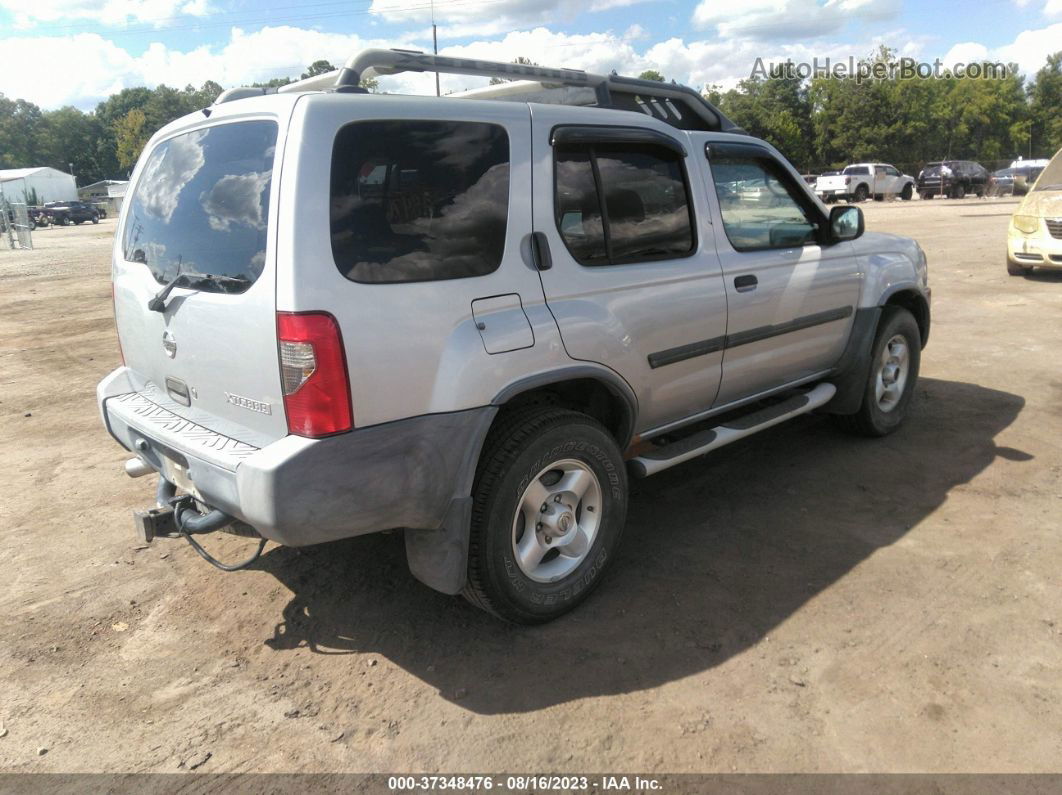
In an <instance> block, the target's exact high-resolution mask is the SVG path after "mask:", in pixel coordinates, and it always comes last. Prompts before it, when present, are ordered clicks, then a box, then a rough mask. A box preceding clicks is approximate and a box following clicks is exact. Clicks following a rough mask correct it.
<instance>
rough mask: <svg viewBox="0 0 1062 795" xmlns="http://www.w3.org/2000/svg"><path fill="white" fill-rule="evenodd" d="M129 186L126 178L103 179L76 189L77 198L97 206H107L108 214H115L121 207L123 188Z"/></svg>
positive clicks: (123, 196) (123, 197)
mask: <svg viewBox="0 0 1062 795" xmlns="http://www.w3.org/2000/svg"><path fill="white" fill-rule="evenodd" d="M128 186H129V182H128V181H127V180H117V179H103V180H100V181H99V182H93V183H92V184H91V185H86V186H85V187H83V188H78V189H77V195H78V198H79V199H81V201H83V202H92V203H93V204H95V205H97V206H99V205H100V204H103V205H105V206H106V207H107V214H108V215H117V214H118V211H119V210H121V209H122V201H123V200H124V199H125V189H126V188H127V187H128Z"/></svg>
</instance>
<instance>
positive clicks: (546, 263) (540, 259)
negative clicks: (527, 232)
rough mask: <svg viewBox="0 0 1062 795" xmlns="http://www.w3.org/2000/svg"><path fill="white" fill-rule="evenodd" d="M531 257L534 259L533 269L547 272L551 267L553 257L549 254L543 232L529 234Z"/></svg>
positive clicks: (547, 241) (547, 242) (547, 243)
mask: <svg viewBox="0 0 1062 795" xmlns="http://www.w3.org/2000/svg"><path fill="white" fill-rule="evenodd" d="M531 256H532V257H534V259H535V267H536V268H538V269H539V270H540V271H548V270H549V269H550V268H552V267H553V257H552V256H550V253H549V240H547V239H546V234H545V232H532V233H531Z"/></svg>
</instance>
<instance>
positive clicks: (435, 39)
mask: <svg viewBox="0 0 1062 795" xmlns="http://www.w3.org/2000/svg"><path fill="white" fill-rule="evenodd" d="M431 46H432V49H433V50H434V51H435V54H436V55H438V54H439V37H438V36H437V35H436V30H435V0H431ZM435 96H439V73H438V71H436V72H435Z"/></svg>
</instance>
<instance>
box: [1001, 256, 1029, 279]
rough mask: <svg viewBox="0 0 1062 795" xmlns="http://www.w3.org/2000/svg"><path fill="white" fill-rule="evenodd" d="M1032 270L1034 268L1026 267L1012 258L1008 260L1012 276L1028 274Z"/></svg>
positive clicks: (1008, 270) (1008, 267)
mask: <svg viewBox="0 0 1062 795" xmlns="http://www.w3.org/2000/svg"><path fill="white" fill-rule="evenodd" d="M1031 272H1032V268H1026V267H1025V266H1024V265H1019V264H1018V263H1016V262H1013V261H1012V260H1010V259H1008V260H1007V273H1009V274H1010V275H1011V276H1028V275H1029V274H1030V273H1031Z"/></svg>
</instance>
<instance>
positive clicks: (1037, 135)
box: [1029, 51, 1062, 157]
mask: <svg viewBox="0 0 1062 795" xmlns="http://www.w3.org/2000/svg"><path fill="white" fill-rule="evenodd" d="M1029 116H1030V119H1031V122H1032V123H1031V125H1030V132H1031V134H1032V145H1033V151H1034V152H1035V153H1036V154H1037V155H1039V156H1041V157H1051V156H1052V155H1054V153H1055V152H1057V151H1058V150H1059V149H1060V148H1062V51H1060V52H1056V53H1055V54H1054V55H1050V56H1048V58H1047V64H1046V65H1045V66H1044V67H1043V68H1042V69H1041V70H1040V71H1038V72H1037V73H1036V77H1035V78H1034V79H1033V82H1032V84H1031V85H1030V86H1029Z"/></svg>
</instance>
